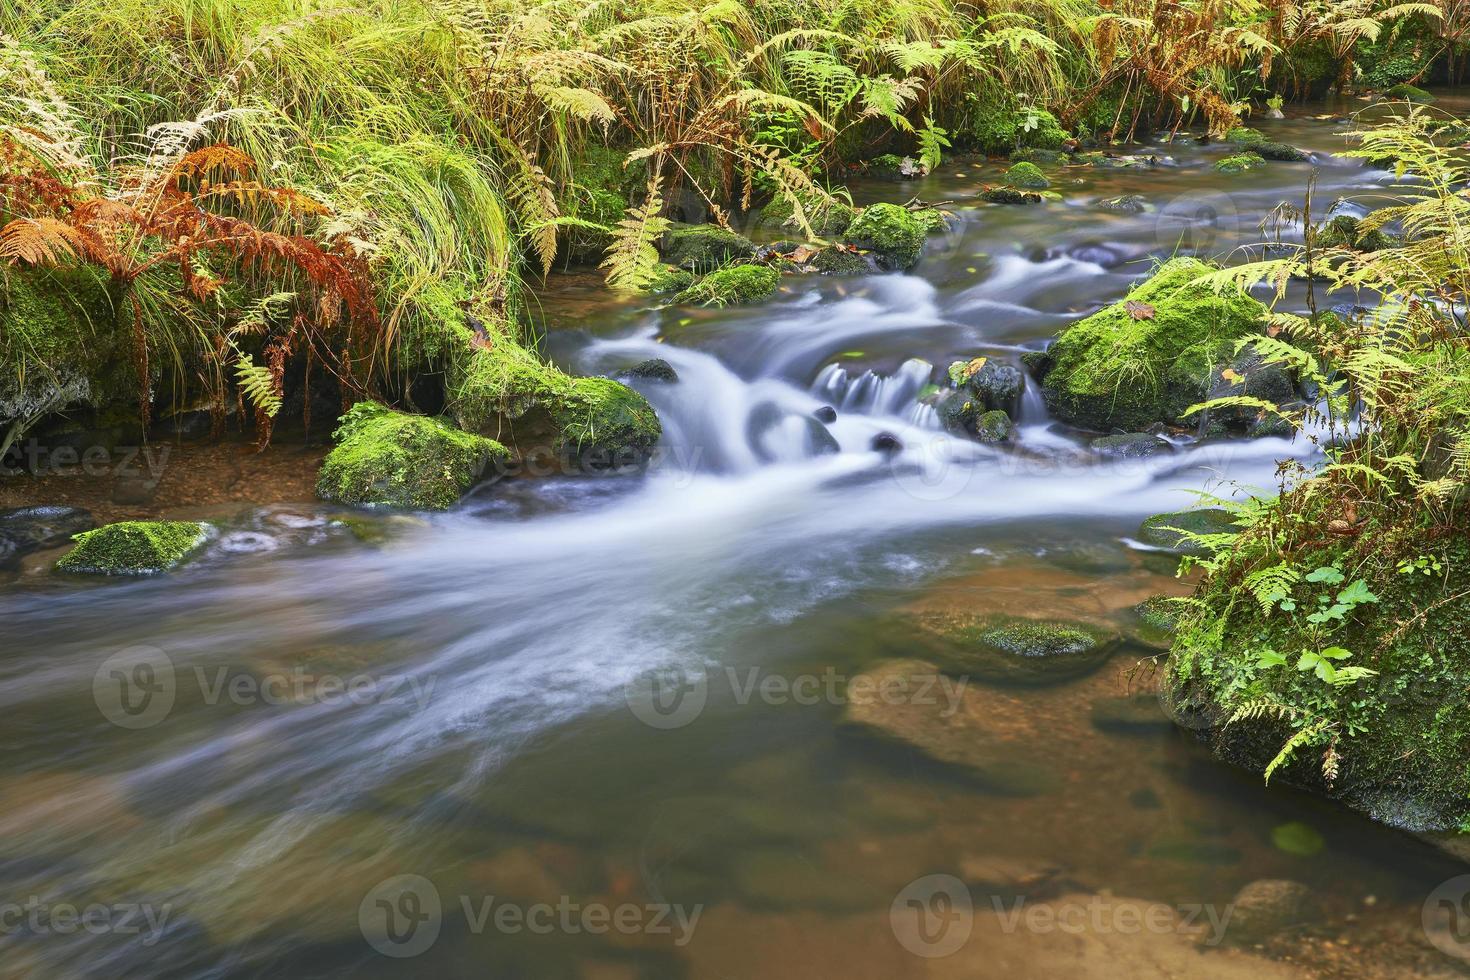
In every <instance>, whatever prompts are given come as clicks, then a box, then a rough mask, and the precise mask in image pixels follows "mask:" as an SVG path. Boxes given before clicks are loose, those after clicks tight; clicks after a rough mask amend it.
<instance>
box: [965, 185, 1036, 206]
mask: <svg viewBox="0 0 1470 980" xmlns="http://www.w3.org/2000/svg"><path fill="white" fill-rule="evenodd" d="M980 197H981V198H982V199H984V200H986V201H989V202H990V203H991V204H1040V203H1041V195H1040V194H1036V193H1034V192H1032V191H1018V190H1016V189H1015V188H1013V187H992V188H990V189H988V190H986V191H985V192H984V193H983V194H981V195H980Z"/></svg>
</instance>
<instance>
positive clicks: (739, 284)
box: [674, 265, 781, 306]
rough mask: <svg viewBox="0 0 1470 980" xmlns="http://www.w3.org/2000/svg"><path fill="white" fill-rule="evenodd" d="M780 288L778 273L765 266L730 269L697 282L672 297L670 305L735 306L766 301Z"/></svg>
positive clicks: (718, 270)
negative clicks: (672, 303)
mask: <svg viewBox="0 0 1470 980" xmlns="http://www.w3.org/2000/svg"><path fill="white" fill-rule="evenodd" d="M780 285H781V273H780V272H778V271H777V270H775V269H773V268H771V267H770V266H768V265H732V266H729V267H728V268H725V269H716V270H715V271H714V272H711V273H710V274H709V275H707V276H704V277H703V278H701V279H699V280H698V281H696V282H695V283H694V285H692V286H690V287H689V288H688V289H685V290H684V291H683V292H681V293H679V294H678V295H677V296H675V297H674V302H675V303H697V304H699V305H700V306H738V305H739V304H741V303H755V302H759V301H760V300H763V299H766V298H768V297H769V296H771V295H772V294H773V293H775V291H776V289H777V287H779V286H780Z"/></svg>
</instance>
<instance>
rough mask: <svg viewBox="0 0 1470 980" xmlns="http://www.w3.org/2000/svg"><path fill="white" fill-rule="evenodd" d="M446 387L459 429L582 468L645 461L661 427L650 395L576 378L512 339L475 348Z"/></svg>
mask: <svg viewBox="0 0 1470 980" xmlns="http://www.w3.org/2000/svg"><path fill="white" fill-rule="evenodd" d="M448 387H449V404H448V411H449V414H450V415H451V416H453V418H454V420H455V422H457V423H458V425H459V427H460V428H461V429H463V430H465V431H467V432H476V433H479V434H481V435H484V436H488V437H491V438H493V439H496V440H499V441H500V442H503V443H505V444H506V445H507V446H509V447H510V449H511V450H512V451H513V452H514V453H515V454H516V455H518V456H520V457H522V458H526V457H532V456H551V457H553V458H555V459H556V460H559V461H561V463H562V464H563V465H564V466H566V467H567V468H568V469H572V470H576V471H579V472H580V471H585V470H609V469H614V470H615V469H625V468H630V467H636V466H639V465H641V464H642V463H644V462H646V461H647V459H648V457H649V455H650V454H651V453H652V451H653V447H654V444H655V443H657V442H658V439H659V436H660V435H661V434H662V432H663V429H662V427H661V426H660V424H659V421H658V415H657V414H656V413H655V412H654V410H653V407H652V406H651V405H649V404H648V400H647V399H646V398H644V397H643V396H642V395H640V394H638V392H636V391H634V390H633V389H632V388H629V387H628V386H627V385H625V384H623V383H621V382H619V381H614V380H613V379H611V378H576V377H572V376H571V375H568V374H566V373H564V372H562V371H559V370H557V369H556V368H555V367H552V366H551V365H549V364H546V363H544V362H542V361H541V360H540V359H539V358H537V357H536V356H535V355H534V354H532V353H531V352H530V351H528V350H526V349H524V348H522V347H519V346H517V345H515V344H513V343H509V342H503V343H497V344H496V345H495V346H494V347H490V348H479V349H476V350H474V351H473V352H472V353H471V354H470V355H468V356H467V357H466V358H464V360H463V361H462V362H461V363H460V364H459V365H457V367H456V370H455V372H454V373H453V375H452V377H451V379H450V383H449V386H448Z"/></svg>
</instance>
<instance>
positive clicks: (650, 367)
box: [626, 357, 679, 384]
mask: <svg viewBox="0 0 1470 980" xmlns="http://www.w3.org/2000/svg"><path fill="white" fill-rule="evenodd" d="M626 373H627V375H628V377H630V378H642V379H643V380H645V381H663V382H666V383H668V384H673V383H675V382H676V381H678V380H679V372H677V371H675V370H674V366H673V365H672V364H670V363H669V362H668V361H666V360H664V359H663V358H662V357H650V358H649V359H648V360H646V361H639V362H638V363H637V364H634V365H633V366H632V367H630V368H628V370H627V372H626Z"/></svg>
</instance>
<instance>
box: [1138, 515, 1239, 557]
mask: <svg viewBox="0 0 1470 980" xmlns="http://www.w3.org/2000/svg"><path fill="white" fill-rule="evenodd" d="M1239 531H1240V527H1239V525H1237V524H1236V523H1235V518H1234V516H1233V515H1232V514H1231V513H1230V512H1229V511H1228V510H1223V509H1221V508H1218V507H1204V508H1200V509H1198V510H1183V511H1175V512H1173V513H1169V514H1155V515H1154V516H1153V517H1150V518H1148V519H1147V520H1145V521H1144V522H1143V523H1142V524H1141V525H1139V528H1138V540H1139V541H1141V542H1143V543H1144V544H1146V545H1151V546H1152V547H1155V548H1162V549H1164V550H1165V551H1172V552H1174V553H1176V554H1181V555H1200V554H1204V549H1203V548H1202V547H1200V546H1199V545H1196V544H1193V543H1191V541H1190V540H1189V535H1190V534H1199V535H1204V534H1236V533H1238V532H1239ZM1183 532H1188V533H1187V534H1186V533H1183Z"/></svg>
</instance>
